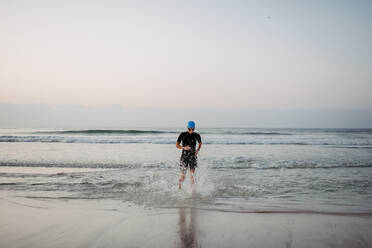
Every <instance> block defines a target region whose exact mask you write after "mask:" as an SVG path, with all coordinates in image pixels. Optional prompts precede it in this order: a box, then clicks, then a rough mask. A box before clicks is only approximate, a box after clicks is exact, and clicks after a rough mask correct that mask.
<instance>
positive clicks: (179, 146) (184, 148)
mask: <svg viewBox="0 0 372 248" xmlns="http://www.w3.org/2000/svg"><path fill="white" fill-rule="evenodd" d="M176 147H177V148H178V149H183V150H186V151H188V150H190V149H191V147H190V146H181V145H180V142H177V143H176Z"/></svg>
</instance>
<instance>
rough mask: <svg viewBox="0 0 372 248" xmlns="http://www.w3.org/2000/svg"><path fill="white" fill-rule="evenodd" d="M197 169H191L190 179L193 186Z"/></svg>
mask: <svg viewBox="0 0 372 248" xmlns="http://www.w3.org/2000/svg"><path fill="white" fill-rule="evenodd" d="M194 174H195V168H190V179H191V185H192V184H195V176H194Z"/></svg>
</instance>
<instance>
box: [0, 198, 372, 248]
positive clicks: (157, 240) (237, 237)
mask: <svg viewBox="0 0 372 248" xmlns="http://www.w3.org/2000/svg"><path fill="white" fill-rule="evenodd" d="M0 210H1V211H0V247H4V248H7V247H27V248H32V247H35V248H42V247H69V248H72V247H277V248H278V247H348V248H351V247H370V246H371V245H372V235H371V233H372V217H371V216H369V215H329V214H316V213H237V212H226V211H215V210H206V209H198V208H143V207H139V206H135V205H130V204H128V203H124V202H121V201H117V200H97V199H92V200H84V199H77V200H74V199H63V198H62V199H52V198H47V197H40V198H30V197H23V196H22V193H17V192H15V191H1V192H0Z"/></svg>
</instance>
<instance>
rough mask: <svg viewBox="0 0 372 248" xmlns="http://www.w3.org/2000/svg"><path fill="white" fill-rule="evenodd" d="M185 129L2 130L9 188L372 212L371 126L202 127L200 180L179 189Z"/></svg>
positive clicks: (52, 195) (168, 203)
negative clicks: (181, 138)
mask: <svg viewBox="0 0 372 248" xmlns="http://www.w3.org/2000/svg"><path fill="white" fill-rule="evenodd" d="M183 131H185V129H184V128H121V129H112V128H96V129H87V128H69V129H9V128H8V129H6V128H2V129H0V190H2V191H8V192H11V193H12V194H13V195H14V196H20V197H26V198H32V199H40V200H48V199H55V200H58V199H60V200H74V199H99V200H106V199H110V200H119V201H123V202H125V203H128V204H133V205H138V206H141V207H144V208H180V207H194V208H200V209H211V210H219V211H233V212H235V211H236V212H265V213H266V212H267V213H274V212H278V213H280V212H292V213H306V212H314V213H317V212H320V213H322V212H324V213H329V214H352V215H354V214H366V213H372V211H371V210H372V129H287V128H282V129H264V128H200V129H197V130H195V131H196V132H197V133H199V134H200V135H201V137H202V142H203V146H202V148H201V150H200V152H199V155H198V168H197V170H196V186H195V187H194V189H191V185H190V178H189V174H188V175H187V177H186V180H185V182H184V185H183V189H182V190H178V185H177V183H178V175H179V159H180V155H181V151H180V150H179V149H177V148H176V147H175V143H176V140H177V137H178V135H179V133H180V132H183Z"/></svg>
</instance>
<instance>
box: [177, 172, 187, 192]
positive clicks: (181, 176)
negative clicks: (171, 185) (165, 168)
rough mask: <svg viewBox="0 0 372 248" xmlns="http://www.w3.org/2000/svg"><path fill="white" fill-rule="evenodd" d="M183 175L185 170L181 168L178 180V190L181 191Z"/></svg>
mask: <svg viewBox="0 0 372 248" xmlns="http://www.w3.org/2000/svg"><path fill="white" fill-rule="evenodd" d="M185 175H186V168H185V167H184V168H182V167H181V174H180V177H179V179H178V188H179V189H181V186H182V182H183V181H184V180H185Z"/></svg>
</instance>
